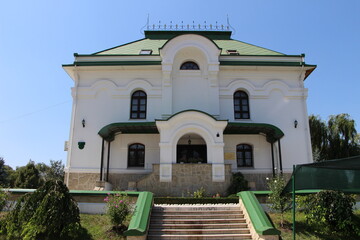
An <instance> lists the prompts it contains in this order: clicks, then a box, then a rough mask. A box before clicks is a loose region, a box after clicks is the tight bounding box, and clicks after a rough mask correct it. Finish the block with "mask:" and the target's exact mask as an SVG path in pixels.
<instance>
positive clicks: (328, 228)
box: [298, 190, 360, 234]
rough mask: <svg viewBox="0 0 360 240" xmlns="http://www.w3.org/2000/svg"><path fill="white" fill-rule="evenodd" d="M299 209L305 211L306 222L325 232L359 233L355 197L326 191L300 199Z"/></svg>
mask: <svg viewBox="0 0 360 240" xmlns="http://www.w3.org/2000/svg"><path fill="white" fill-rule="evenodd" d="M298 204H299V207H300V208H301V209H302V210H303V211H304V213H305V216H306V220H307V222H308V223H310V224H311V225H316V226H317V227H318V228H319V229H323V230H324V232H343V233H345V234H352V233H358V234H360V229H359V227H358V226H356V224H355V223H354V221H353V220H354V214H353V206H354V205H355V197H354V196H352V195H346V194H344V193H343V192H339V191H332V190H324V191H320V192H319V193H317V194H312V195H308V196H306V197H299V200H298Z"/></svg>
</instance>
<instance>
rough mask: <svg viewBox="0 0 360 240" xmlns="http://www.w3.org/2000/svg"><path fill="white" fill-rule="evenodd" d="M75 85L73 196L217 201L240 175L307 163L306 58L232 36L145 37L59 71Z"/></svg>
mask: <svg viewBox="0 0 360 240" xmlns="http://www.w3.org/2000/svg"><path fill="white" fill-rule="evenodd" d="M63 68H64V69H65V71H66V72H67V73H68V74H69V76H70V77H71V78H72V79H73V81H74V87H73V88H72V96H73V110H72V119H71V130H70V139H69V144H68V159H67V164H66V176H65V181H66V183H67V185H68V186H69V188H70V189H94V187H95V186H96V185H99V184H100V185H101V184H103V183H104V182H107V183H109V184H111V185H112V187H113V188H114V189H121V190H125V189H131V188H136V189H138V190H148V191H152V192H154V193H155V194H157V195H164V196H170V195H184V194H186V193H187V192H188V191H193V190H195V189H199V188H200V187H204V188H205V189H206V191H207V192H208V193H209V194H214V193H217V192H218V193H221V194H224V193H225V192H226V189H227V187H228V185H229V183H230V179H231V174H232V173H235V172H241V173H243V174H244V176H245V177H246V179H247V180H248V181H249V182H250V186H251V187H252V188H255V189H263V188H264V187H265V178H266V177H268V176H272V175H273V174H275V173H282V172H283V173H284V174H287V173H291V171H292V166H293V164H303V163H310V162H312V153H311V152H312V151H311V144H310V134H309V126H308V114H307V106H306V98H307V89H306V88H304V80H305V79H306V78H307V77H308V76H309V75H310V73H311V72H312V71H313V70H314V69H315V68H316V66H315V65H308V64H305V62H304V55H303V54H302V55H285V54H282V53H279V52H275V51H272V50H268V49H265V48H262V47H258V46H254V45H251V44H248V43H244V42H241V41H238V40H233V39H231V32H230V31H166V30H161V31H155V30H151V31H145V38H144V39H140V40H137V41H134V42H131V43H128V44H124V45H120V46H117V47H114V48H111V49H107V50H104V51H101V52H97V53H94V54H75V61H74V63H73V64H69V65H63Z"/></svg>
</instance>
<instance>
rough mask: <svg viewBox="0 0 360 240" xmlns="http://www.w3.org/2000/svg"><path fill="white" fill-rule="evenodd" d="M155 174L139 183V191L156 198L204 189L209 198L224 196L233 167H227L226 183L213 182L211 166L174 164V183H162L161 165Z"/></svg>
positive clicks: (186, 193) (154, 167)
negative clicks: (153, 195)
mask: <svg viewBox="0 0 360 240" xmlns="http://www.w3.org/2000/svg"><path fill="white" fill-rule="evenodd" d="M153 170H154V171H153V173H152V174H150V175H149V176H147V177H145V178H143V179H141V180H140V181H138V182H137V189H138V190H139V191H150V192H153V193H154V194H155V196H178V197H179V196H180V197H181V196H184V197H187V196H189V195H190V194H192V193H193V192H194V191H196V190H199V189H200V188H201V187H203V188H204V189H205V191H206V195H207V196H213V195H215V194H217V193H219V194H220V195H222V196H224V195H226V190H227V188H228V186H229V185H230V181H231V175H232V173H231V165H225V181H224V182H213V181H212V165H211V164H173V165H172V181H171V182H160V177H159V164H154V165H153Z"/></svg>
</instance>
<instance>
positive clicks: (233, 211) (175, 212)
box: [152, 209, 243, 215]
mask: <svg viewBox="0 0 360 240" xmlns="http://www.w3.org/2000/svg"><path fill="white" fill-rule="evenodd" d="M206 213H212V214H234V213H240V214H242V213H243V212H242V211H240V209H236V210H203V211H189V210H179V211H172V210H168V209H162V210H153V211H152V214H179V215H180V214H182V215H185V214H206Z"/></svg>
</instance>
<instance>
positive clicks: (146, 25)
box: [140, 13, 150, 35]
mask: <svg viewBox="0 0 360 240" xmlns="http://www.w3.org/2000/svg"><path fill="white" fill-rule="evenodd" d="M149 20H150V14H149V13H148V16H147V21H146V24H145V25H144V26H143V27H142V28H141V29H140V33H141V34H142V35H145V33H144V28H145V27H146V30H149V29H150V26H149Z"/></svg>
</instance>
